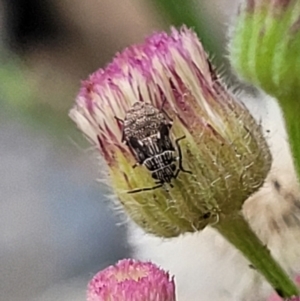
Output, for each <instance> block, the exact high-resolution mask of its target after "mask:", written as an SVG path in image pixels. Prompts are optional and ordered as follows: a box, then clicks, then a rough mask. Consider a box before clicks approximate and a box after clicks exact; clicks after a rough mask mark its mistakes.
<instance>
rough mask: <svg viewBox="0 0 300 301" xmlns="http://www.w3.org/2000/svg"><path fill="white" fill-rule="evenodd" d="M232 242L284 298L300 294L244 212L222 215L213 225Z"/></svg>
mask: <svg viewBox="0 0 300 301" xmlns="http://www.w3.org/2000/svg"><path fill="white" fill-rule="evenodd" d="M213 227H214V228H216V229H217V230H218V231H219V232H220V233H221V234H222V235H223V236H224V237H225V238H226V239H227V240H228V241H229V242H230V243H232V244H233V245H234V246H235V247H236V248H237V249H238V250H239V251H241V252H242V253H243V255H244V256H245V257H246V258H247V259H248V260H249V261H250V263H251V264H252V265H253V266H254V268H255V269H256V270H257V271H258V272H260V273H261V274H262V275H263V276H264V277H265V278H266V280H267V281H268V282H269V284H270V285H271V286H272V287H273V288H274V289H275V291H276V292H277V294H278V295H279V296H281V297H282V298H289V297H293V296H298V295H299V290H298V288H297V286H296V285H295V284H294V283H293V281H292V280H291V279H290V278H289V276H288V275H287V274H286V273H285V271H284V270H283V269H282V268H281V266H280V265H279V264H278V263H277V262H276V261H275V260H274V259H273V258H272V256H271V254H270V251H269V250H268V248H267V247H266V246H264V245H263V244H262V242H261V241H260V240H259V239H258V237H257V236H256V235H255V234H254V232H253V231H252V230H251V228H250V226H249V225H248V223H247V222H246V221H245V219H244V218H243V216H242V214H238V213H234V214H232V215H230V216H220V221H219V223H217V224H215V225H214V226H213Z"/></svg>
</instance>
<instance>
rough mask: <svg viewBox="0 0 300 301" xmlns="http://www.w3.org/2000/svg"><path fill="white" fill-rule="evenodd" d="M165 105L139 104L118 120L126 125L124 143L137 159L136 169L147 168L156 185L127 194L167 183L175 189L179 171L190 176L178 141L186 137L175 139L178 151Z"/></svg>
mask: <svg viewBox="0 0 300 301" xmlns="http://www.w3.org/2000/svg"><path fill="white" fill-rule="evenodd" d="M163 105H164V103H163ZM163 105H162V107H161V109H160V110H159V109H157V108H155V107H154V106H152V105H151V104H149V103H145V102H136V103H134V104H133V106H132V107H131V108H130V109H129V110H128V111H127V112H126V116H125V118H124V120H121V119H119V118H116V119H117V120H118V121H120V122H122V124H123V131H122V142H125V143H126V144H127V145H128V147H129V148H130V150H131V152H132V153H133V155H134V156H135V158H136V160H137V163H136V164H135V165H134V166H133V168H135V167H137V166H138V165H144V166H145V167H146V168H147V169H148V170H149V171H150V172H151V175H152V178H153V179H154V180H155V183H156V184H157V185H155V186H153V187H146V188H138V189H134V190H131V191H128V193H137V192H141V191H146V190H153V189H156V188H160V187H164V188H165V184H166V183H167V184H169V186H170V187H173V185H172V183H171V181H172V179H176V178H177V176H178V174H179V172H180V171H183V172H186V173H191V171H188V170H185V169H184V168H183V167H182V152H181V148H180V145H179V141H180V140H182V139H184V138H185V136H182V137H180V138H177V139H176V140H175V145H176V149H175V147H174V146H173V143H172V140H171V138H170V129H171V127H172V124H173V121H172V120H171V118H169V116H168V115H167V114H166V113H165V112H164V111H163ZM177 154H178V156H177ZM177 161H178V162H179V164H178V165H179V166H178V167H177V164H176V162H177Z"/></svg>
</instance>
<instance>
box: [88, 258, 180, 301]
mask: <svg viewBox="0 0 300 301" xmlns="http://www.w3.org/2000/svg"><path fill="white" fill-rule="evenodd" d="M87 301H175V284H174V279H173V277H170V275H169V273H167V272H165V271H163V270H162V269H160V268H158V267H157V266H155V265H154V264H153V263H150V262H138V261H134V260H132V259H124V260H121V261H119V262H118V263H117V264H116V265H115V266H110V267H108V268H106V269H105V270H103V271H100V272H99V273H98V274H96V275H95V276H94V278H93V279H92V280H91V281H90V282H89V285H88V292H87Z"/></svg>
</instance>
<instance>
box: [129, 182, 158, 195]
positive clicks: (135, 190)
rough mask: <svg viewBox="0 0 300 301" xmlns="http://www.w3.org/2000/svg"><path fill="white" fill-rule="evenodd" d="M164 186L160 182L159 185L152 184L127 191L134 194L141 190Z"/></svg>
mask: <svg viewBox="0 0 300 301" xmlns="http://www.w3.org/2000/svg"><path fill="white" fill-rule="evenodd" d="M162 186H163V184H159V185H156V186H152V187H145V188H138V189H133V190H129V191H127V193H130V194H132V193H137V192H141V191H148V190H154V189H157V188H161V187H162Z"/></svg>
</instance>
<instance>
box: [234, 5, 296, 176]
mask: <svg viewBox="0 0 300 301" xmlns="http://www.w3.org/2000/svg"><path fill="white" fill-rule="evenodd" d="M229 50H230V60H231V63H232V65H233V67H234V68H235V70H236V71H237V73H238V74H239V75H240V76H241V77H242V78H243V79H245V80H246V81H248V82H250V83H252V84H254V85H256V86H258V87H260V88H261V89H263V90H265V91H266V92H267V93H268V94H270V95H272V96H275V97H276V98H277V99H278V101H279V102H280V105H281V108H282V110H283V113H284V117H285V120H286V124H287V130H288V134H289V138H290V142H291V146H292V152H293V155H294V160H295V163H296V169H297V171H298V176H300V143H299V141H300V119H299V112H300V1H298V0H246V1H244V2H243V4H242V5H241V7H240V10H239V14H238V16H237V20H236V24H235V25H234V30H233V35H232V39H231V42H230V45H229Z"/></svg>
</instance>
